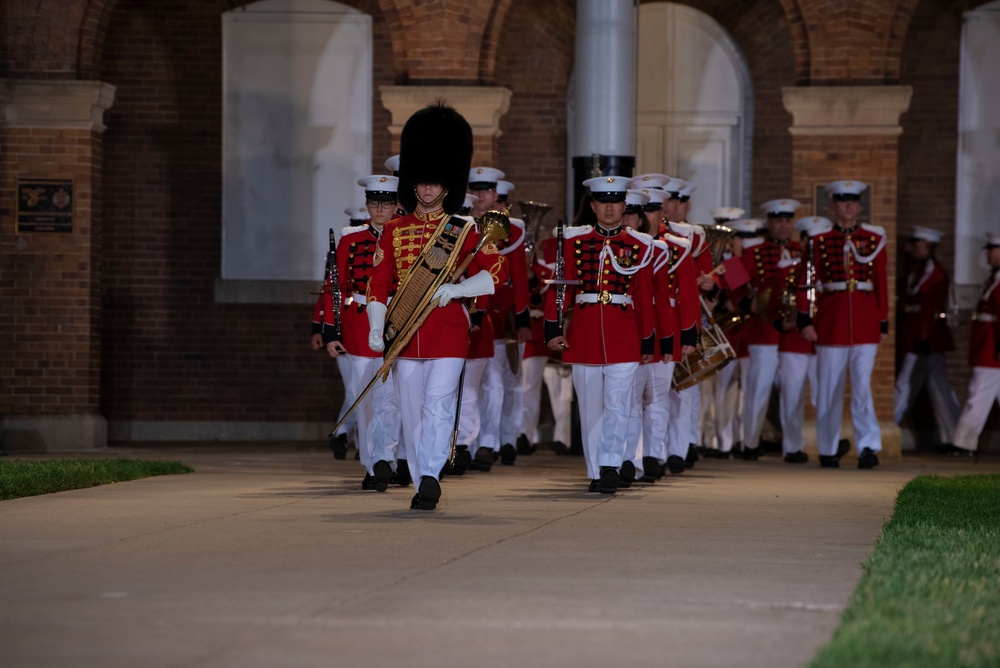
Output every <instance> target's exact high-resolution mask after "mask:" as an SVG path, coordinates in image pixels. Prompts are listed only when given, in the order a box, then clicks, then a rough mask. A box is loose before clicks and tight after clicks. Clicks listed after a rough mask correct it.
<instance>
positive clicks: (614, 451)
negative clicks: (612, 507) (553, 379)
mask: <svg viewBox="0 0 1000 668" xmlns="http://www.w3.org/2000/svg"><path fill="white" fill-rule="evenodd" d="M638 367H639V363H638V362H626V363H622V364H605V365H602V366H588V365H583V364H575V365H573V387H574V388H575V389H576V395H577V398H578V400H579V402H580V432H581V435H582V437H583V455H584V458H585V459H586V460H587V475H588V476H590V479H591V480H596V479H598V478H599V477H600V473H601V467H602V466H613V467H614V468H616V469H617V468H620V467H621V465H622V461H623V456H624V454H625V435H626V432H627V431H628V419H629V414H630V413H631V412H632V396H633V394H634V387H633V385H634V382H635V372H636V369H638Z"/></svg>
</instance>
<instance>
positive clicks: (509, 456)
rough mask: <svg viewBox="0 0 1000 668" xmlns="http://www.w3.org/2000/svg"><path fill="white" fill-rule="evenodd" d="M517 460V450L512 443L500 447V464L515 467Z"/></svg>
mask: <svg viewBox="0 0 1000 668" xmlns="http://www.w3.org/2000/svg"><path fill="white" fill-rule="evenodd" d="M516 459H517V450H516V449H515V448H514V446H513V445H511V444H510V443H504V444H503V445H501V446H500V463H501V464H503V465H505V466H513V465H514V461H515V460H516Z"/></svg>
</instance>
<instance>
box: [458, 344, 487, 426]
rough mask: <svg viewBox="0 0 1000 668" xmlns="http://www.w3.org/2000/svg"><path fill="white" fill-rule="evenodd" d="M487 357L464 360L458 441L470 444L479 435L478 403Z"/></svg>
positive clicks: (480, 398) (480, 396) (480, 397)
mask: <svg viewBox="0 0 1000 668" xmlns="http://www.w3.org/2000/svg"><path fill="white" fill-rule="evenodd" d="M488 361H489V360H487V359H475V360H466V361H465V380H464V381H463V382H462V413H461V415H459V416H458V442H459V443H460V444H462V445H470V444H472V443H474V442H475V440H476V438H478V437H479V425H480V418H479V403H480V401H482V395H481V392H482V387H483V374H484V373H486V363H487V362H488Z"/></svg>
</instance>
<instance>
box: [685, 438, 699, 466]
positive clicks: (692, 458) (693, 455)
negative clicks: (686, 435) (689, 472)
mask: <svg viewBox="0 0 1000 668" xmlns="http://www.w3.org/2000/svg"><path fill="white" fill-rule="evenodd" d="M699 459H701V455H700V454H699V453H698V446H697V445H695V444H694V443H690V444H688V451H687V456H686V457H685V458H684V466H686V467H687V468H689V469H690V468H694V463H695V462H696V461H698V460H699Z"/></svg>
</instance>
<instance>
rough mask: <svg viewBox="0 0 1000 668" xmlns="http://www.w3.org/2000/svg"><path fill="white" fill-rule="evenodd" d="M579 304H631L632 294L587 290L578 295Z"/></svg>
mask: <svg viewBox="0 0 1000 668" xmlns="http://www.w3.org/2000/svg"><path fill="white" fill-rule="evenodd" d="M576 303H577V304H631V303H632V295H613V294H611V293H610V292H608V291H606V290H605V291H604V292H601V293H597V292H585V293H583V294H582V295H577V296H576Z"/></svg>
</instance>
